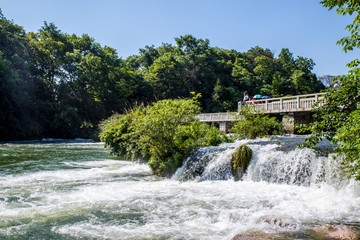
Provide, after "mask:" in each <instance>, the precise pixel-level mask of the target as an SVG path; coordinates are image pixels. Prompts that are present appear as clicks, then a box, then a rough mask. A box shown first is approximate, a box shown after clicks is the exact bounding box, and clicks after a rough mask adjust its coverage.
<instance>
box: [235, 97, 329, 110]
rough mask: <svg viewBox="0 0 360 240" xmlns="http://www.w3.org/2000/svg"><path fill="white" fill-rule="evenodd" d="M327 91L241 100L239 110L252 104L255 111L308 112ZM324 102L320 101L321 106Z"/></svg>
mask: <svg viewBox="0 0 360 240" xmlns="http://www.w3.org/2000/svg"><path fill="white" fill-rule="evenodd" d="M325 94H326V93H316V94H307V95H297V96H290V97H282V98H270V99H259V100H255V101H247V102H245V103H244V102H242V101H241V102H239V103H238V110H239V111H241V109H242V107H243V106H244V105H247V106H248V105H251V106H253V107H254V110H255V111H261V112H263V113H286V112H306V111H310V110H311V109H312V107H313V106H314V104H315V103H316V102H317V101H319V100H323V99H324V95H325ZM323 104H324V103H323V101H322V102H319V106H322V105H323Z"/></svg>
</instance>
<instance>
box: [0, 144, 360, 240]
mask: <svg viewBox="0 0 360 240" xmlns="http://www.w3.org/2000/svg"><path fill="white" fill-rule="evenodd" d="M263 141H264V142H266V141H267V140H263ZM243 143H247V144H248V145H249V146H250V147H251V148H252V149H253V151H254V153H255V155H254V156H255V161H254V162H252V163H251V166H250V171H249V172H248V174H247V175H246V176H245V178H244V179H243V181H238V182H235V181H233V180H232V179H230V180H225V181H212V180H205V181H198V180H196V181H178V180H172V179H162V178H156V177H153V176H151V171H150V169H149V167H148V166H147V165H144V164H138V163H134V162H129V161H114V160H109V159H102V160H101V159H99V160H97V161H83V162H76V161H68V162H63V163H62V164H64V163H65V166H66V167H74V168H70V169H67V168H64V169H58V170H54V171H42V172H41V171H40V172H34V173H24V174H13V175H7V176H6V177H5V176H2V177H1V178H0V186H1V188H0V215H1V217H0V236H1V234H2V236H7V237H10V236H12V235H13V234H17V233H19V232H20V233H21V232H26V231H27V230H28V229H36V228H37V227H42V226H44V225H46V223H48V222H50V223H51V224H49V225H50V226H51V227H50V230H49V231H50V233H52V234H54V236H55V237H58V238H60V239H61V238H67V237H74V238H97V239H214V240H215V239H220V240H221V239H231V238H232V237H233V236H234V235H235V234H238V233H246V232H249V231H262V232H269V233H273V232H289V231H290V232H291V231H303V230H305V229H307V228H309V227H312V226H316V225H325V224H328V223H332V222H341V223H359V222H360V214H359V213H360V185H359V183H358V182H354V181H348V182H346V184H341V185H336V184H335V185H333V184H332V182H331V181H328V180H327V179H326V177H325V178H318V177H314V176H317V174H313V175H310V178H309V179H310V180H309V183H310V184H297V183H299V182H304V181H302V180H301V179H303V176H302V175H299V177H298V178H295V179H297V180H296V181H295V180H294V179H292V178H289V179H290V180H289V182H281V181H280V180H279V179H280V178H276V177H275V176H274V175H281V174H283V172H281V169H282V168H286V167H287V166H288V165H286V164H287V163H288V164H290V165H292V166H296V164H295V163H299V162H302V161H304V162H306V161H305V160H309V161H307V162H306V163H307V164H305V165H306V167H303V168H302V165H301V164H300V165H297V167H294V168H290V172H292V174H294V175H296V171H295V170H294V169H296V168H300V169H311V171H315V173H319V172H322V173H323V172H325V173H326V172H327V170H321V171H320V169H318V166H316V164H315V162H314V161H313V159H316V158H317V157H316V156H315V155H312V152H311V151H308V150H292V151H288V152H280V151H278V150H276V148H277V145H276V144H268V145H260V144H256V140H252V141H242V142H241V141H239V142H237V143H233V144H230V145H226V144H225V145H223V146H221V148H223V149H224V151H223V153H218V152H217V151H214V154H215V155H216V156H215V157H214V158H210V161H209V162H208V163H210V164H209V165H208V166H206V167H205V168H204V169H205V170H206V169H217V164H216V163H218V164H219V166H222V165H224V164H226V161H228V159H227V157H224V156H228V155H229V154H230V152H231V151H232V150H234V149H235V147H236V146H238V145H239V144H243ZM203 150H204V151H205V150H206V149H203ZM213 150H214V148H212V151H213ZM205 155H206V154H205ZM205 155H203V156H205ZM207 157H209V156H207ZM282 158H286V159H287V161H282V160H281V159H282ZM304 159H305V160H304ZM318 160H319V159H318ZM323 160H324V159H320V160H319V161H320V162H319V163H321V162H322V161H323ZM266 161H268V163H271V164H269V165H270V169H272V171H273V175H272V174H271V173H270V175H268V173H267V172H266V171H268V170H267V168H268V167H269V166H267V165H266ZM320 165H321V166H324V167H323V169H326V168H329V169H332V165H331V164H328V165H326V164H325V165H324V164H322V163H321V164H320ZM256 169H258V170H256ZM259 169H262V170H261V171H259ZM206 171H207V170H206ZM257 171H258V172H257ZM272 171H269V172H272ZM277 171H279V172H277ZM329 171H330V170H329ZM220 172H221V171H219V173H220ZM264 172H266V174H262V173H264ZM330 172H331V171H330ZM222 173H223V172H222ZM280 173H281V174H280ZM335 175H336V174H335ZM284 176H285V175H284ZM284 176H283V177H284ZM300 176H301V177H300ZM283 177H281V178H283ZM319 179H323V181H319ZM305 182H306V183H307V180H306V181H305ZM275 220H276V221H275ZM279 222H281V223H282V224H280V223H279ZM42 228H43V227H42Z"/></svg>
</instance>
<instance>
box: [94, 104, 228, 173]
mask: <svg viewBox="0 0 360 240" xmlns="http://www.w3.org/2000/svg"><path fill="white" fill-rule="evenodd" d="M199 112H200V107H199V104H198V102H197V101H194V100H182V99H177V100H161V101H158V102H156V103H154V104H153V105H149V106H147V107H145V108H137V109H133V110H130V111H128V114H126V115H120V116H119V115H117V116H113V117H111V118H110V119H108V120H106V121H104V122H103V123H102V124H101V129H102V133H101V134H100V139H101V140H102V141H104V142H105V145H106V146H107V147H108V148H110V149H111V152H112V153H114V154H116V155H120V156H126V157H129V158H131V159H137V158H142V159H145V160H146V161H147V162H148V164H149V166H150V168H151V169H152V171H153V173H154V174H156V175H158V176H167V177H168V176H171V175H172V174H173V173H174V172H175V171H176V169H177V168H178V167H180V166H181V165H182V163H183V161H184V159H186V158H187V157H188V156H189V155H190V153H191V152H192V151H193V150H194V149H196V148H198V147H200V146H210V145H217V144H219V143H221V142H223V141H226V140H227V138H226V136H225V135H224V134H221V133H220V131H219V130H218V129H217V128H215V127H214V126H209V125H206V124H201V123H200V122H199V120H198V119H197V118H195V115H196V114H198V113H199Z"/></svg>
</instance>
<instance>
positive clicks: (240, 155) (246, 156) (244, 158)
mask: <svg viewBox="0 0 360 240" xmlns="http://www.w3.org/2000/svg"><path fill="white" fill-rule="evenodd" d="M252 155H253V152H252V150H251V148H249V147H248V146H246V145H241V146H239V147H238V148H237V149H236V150H235V152H234V154H233V158H232V161H231V165H232V173H233V176H234V178H235V180H240V179H241V177H242V175H243V174H244V172H245V171H246V169H247V167H248V166H249V164H250V161H251V158H252Z"/></svg>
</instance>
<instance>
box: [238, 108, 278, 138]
mask: <svg viewBox="0 0 360 240" xmlns="http://www.w3.org/2000/svg"><path fill="white" fill-rule="evenodd" d="M282 129H283V125H282V123H281V122H278V121H277V120H276V118H275V117H272V118H270V117H269V116H267V115H263V114H261V113H255V112H254V110H253V109H252V108H251V107H245V108H243V110H242V111H241V112H240V118H239V120H238V121H236V122H235V124H234V126H233V127H232V129H231V132H233V133H236V134H239V136H240V137H241V138H249V139H254V138H256V137H267V136H269V135H276V134H282Z"/></svg>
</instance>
